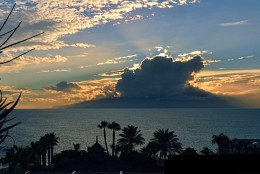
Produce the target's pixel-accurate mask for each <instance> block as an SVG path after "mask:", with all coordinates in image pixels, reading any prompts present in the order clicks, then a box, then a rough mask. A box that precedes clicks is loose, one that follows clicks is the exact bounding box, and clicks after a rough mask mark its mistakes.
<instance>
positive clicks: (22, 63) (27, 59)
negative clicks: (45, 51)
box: [0, 55, 68, 73]
mask: <svg viewBox="0 0 260 174" xmlns="http://www.w3.org/2000/svg"><path fill="white" fill-rule="evenodd" d="M9 56H10V55H9ZM12 57H13V56H12ZM2 60H3V61H4V60H9V58H8V56H7V57H4V58H3V59H2ZM67 60H68V58H67V57H64V56H61V55H49V56H48V57H34V56H28V55H26V56H24V57H21V58H20V59H17V60H16V61H13V62H11V63H9V64H6V65H5V66H2V67H1V69H0V73H18V72H20V71H21V70H22V69H23V68H26V67H27V68H32V67H36V66H39V65H41V66H44V65H45V66H46V65H50V64H60V63H65V62H67Z"/></svg>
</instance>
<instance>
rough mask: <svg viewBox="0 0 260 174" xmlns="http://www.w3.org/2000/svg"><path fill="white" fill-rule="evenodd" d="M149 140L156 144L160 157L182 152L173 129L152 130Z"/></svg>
mask: <svg viewBox="0 0 260 174" xmlns="http://www.w3.org/2000/svg"><path fill="white" fill-rule="evenodd" d="M151 141H152V142H154V143H156V144H157V146H158V151H159V158H160V159H162V158H166V157H167V155H168V154H176V153H178V154H180V153H181V152H182V144H181V143H180V142H179V139H178V138H177V135H175V134H174V131H169V130H168V129H166V130H164V129H158V130H157V131H155V132H154V134H153V138H152V139H151Z"/></svg>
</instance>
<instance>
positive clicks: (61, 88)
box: [46, 81, 81, 92]
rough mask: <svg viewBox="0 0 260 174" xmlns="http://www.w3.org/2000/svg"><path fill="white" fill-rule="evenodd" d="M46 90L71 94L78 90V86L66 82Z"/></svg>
mask: <svg viewBox="0 0 260 174" xmlns="http://www.w3.org/2000/svg"><path fill="white" fill-rule="evenodd" d="M46 89H48V90H54V91H62V92H72V91H74V90H80V89H81V88H80V86H79V85H77V84H75V83H68V82H66V81H62V82H60V83H58V84H56V85H55V86H50V87H47V88H46Z"/></svg>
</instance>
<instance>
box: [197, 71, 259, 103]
mask: <svg viewBox="0 0 260 174" xmlns="http://www.w3.org/2000/svg"><path fill="white" fill-rule="evenodd" d="M259 79H260V70H221V71H202V72H201V73H199V74H197V80H196V83H195V84H193V85H194V86H196V87H198V88H201V89H203V90H206V91H210V92H211V93H214V94H221V95H231V96H237V95H248V94H256V95H258V96H259V100H260V95H259V94H260V81H259Z"/></svg>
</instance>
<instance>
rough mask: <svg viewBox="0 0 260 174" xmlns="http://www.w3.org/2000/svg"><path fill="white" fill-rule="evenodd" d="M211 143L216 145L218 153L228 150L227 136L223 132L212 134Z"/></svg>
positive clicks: (225, 152) (224, 152)
mask: <svg viewBox="0 0 260 174" xmlns="http://www.w3.org/2000/svg"><path fill="white" fill-rule="evenodd" d="M212 144H217V145H218V154H227V153H228V150H229V144H230V141H229V138H228V136H226V135H225V134H223V133H221V134H219V135H213V136H212Z"/></svg>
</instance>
